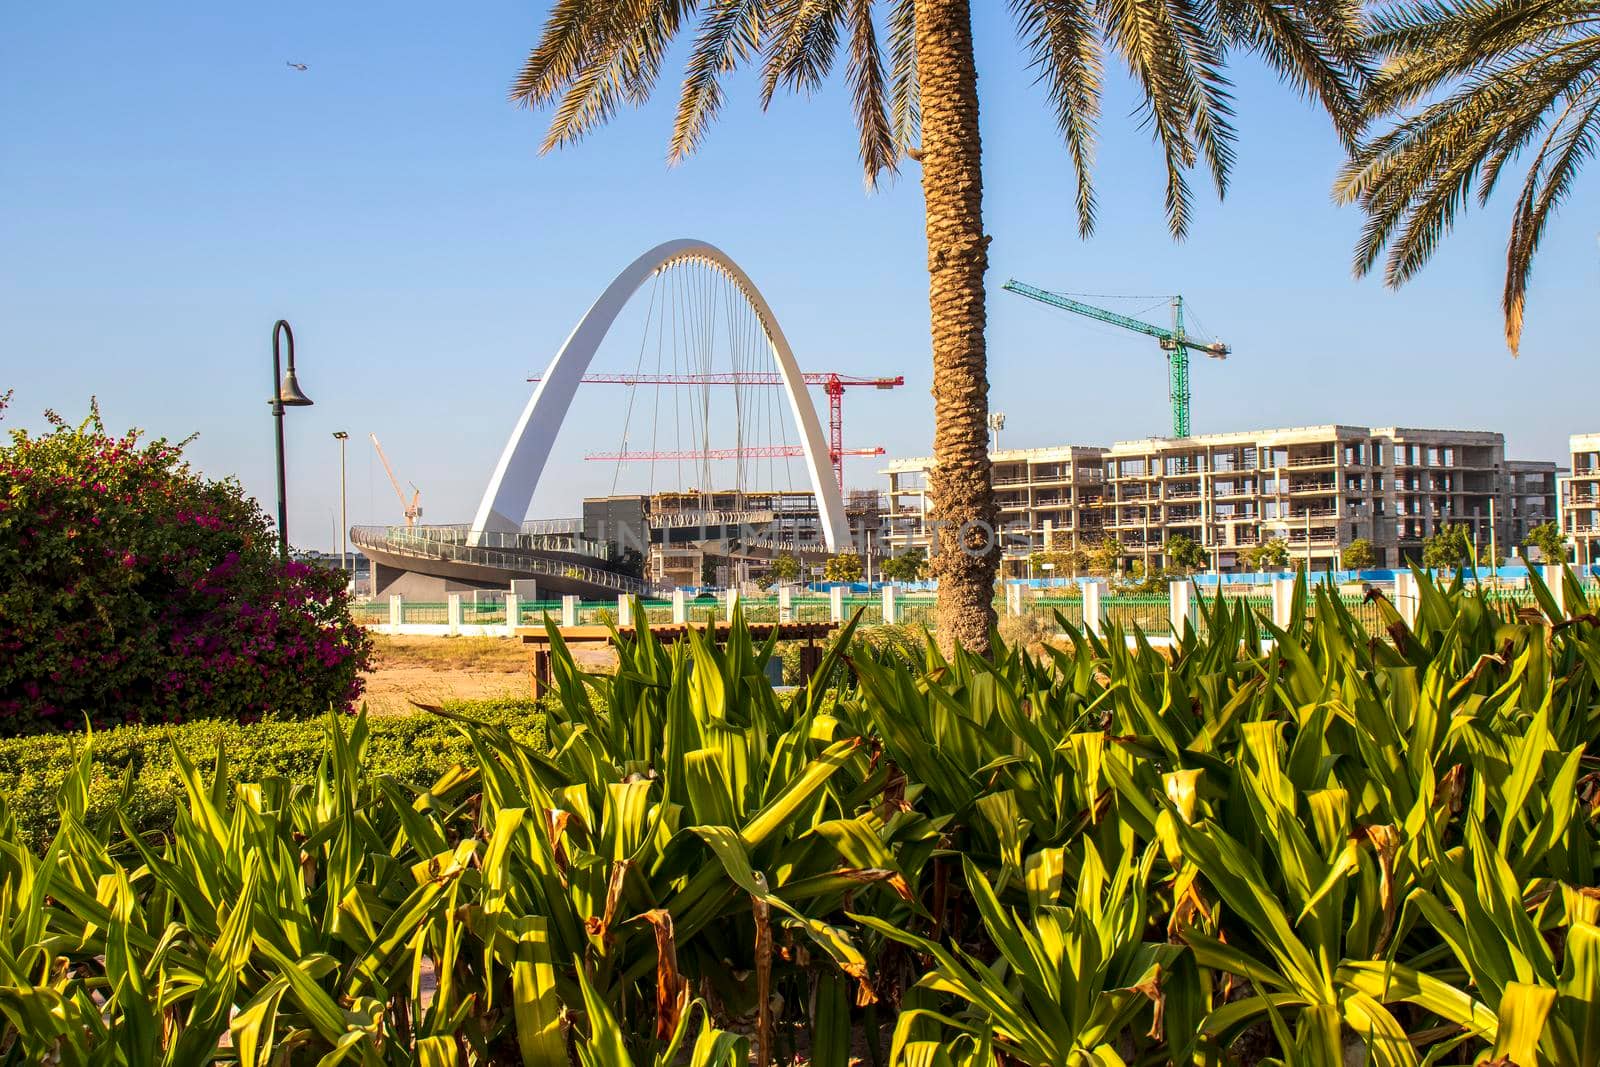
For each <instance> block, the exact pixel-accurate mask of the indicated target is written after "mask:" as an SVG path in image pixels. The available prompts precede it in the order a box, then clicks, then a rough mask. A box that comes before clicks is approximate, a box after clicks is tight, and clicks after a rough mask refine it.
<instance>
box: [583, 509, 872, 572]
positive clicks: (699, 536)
mask: <svg viewBox="0 0 1600 1067" xmlns="http://www.w3.org/2000/svg"><path fill="white" fill-rule="evenodd" d="M845 513H846V515H847V516H848V518H849V524H850V529H851V534H852V540H853V542H854V544H855V545H856V550H857V551H859V552H864V553H867V554H869V555H871V554H874V553H876V552H877V551H878V550H879V548H880V545H881V536H880V527H881V525H882V506H881V502H880V498H879V495H878V494H877V493H876V492H859V491H853V492H850V493H848V494H847V495H846V497H845ZM582 531H583V536H584V538H585V539H587V540H588V541H589V542H591V543H593V544H595V545H596V546H603V547H604V550H605V551H606V552H607V553H608V554H609V555H610V556H611V557H612V558H615V559H630V558H634V559H638V560H639V561H640V562H641V563H642V565H643V577H644V578H645V579H646V580H647V581H648V582H650V583H651V584H652V585H658V586H698V585H707V584H716V585H732V584H737V583H739V582H743V581H750V580H753V579H755V578H758V577H760V576H761V575H762V574H764V573H765V572H766V570H767V568H768V566H769V565H770V564H771V561H772V560H773V559H774V558H775V557H777V556H778V555H782V554H788V555H792V556H794V557H795V558H796V559H797V560H799V561H800V562H801V564H802V565H804V566H809V567H817V566H820V565H821V563H822V561H823V560H824V559H825V558H826V557H827V556H828V555H829V552H828V549H827V546H826V545H825V543H824V540H823V534H822V525H821V521H820V517H819V512H818V508H817V498H816V495H815V494H814V493H812V492H810V491H808V490H775V491H765V490H758V491H750V490H736V489H723V490H713V491H708V492H702V491H700V490H695V489H689V490H683V491H672V492H662V493H654V494H644V495H641V494H624V495H616V496H604V497H589V498H586V499H585V500H584V502H583V525H582Z"/></svg>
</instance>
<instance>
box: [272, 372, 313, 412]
mask: <svg viewBox="0 0 1600 1067" xmlns="http://www.w3.org/2000/svg"><path fill="white" fill-rule="evenodd" d="M278 403H280V404H282V405H283V406H284V407H286V408H308V407H310V406H311V398H310V397H309V396H306V394H305V393H304V392H302V391H301V389H300V382H299V380H298V379H296V378H295V376H294V368H293V367H290V368H289V373H288V374H285V375H284V376H283V384H282V385H280V386H278Z"/></svg>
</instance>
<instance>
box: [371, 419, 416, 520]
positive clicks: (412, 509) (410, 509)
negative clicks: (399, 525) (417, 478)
mask: <svg viewBox="0 0 1600 1067" xmlns="http://www.w3.org/2000/svg"><path fill="white" fill-rule="evenodd" d="M367 436H368V437H370V438H372V447H373V448H375V449H377V450H378V459H379V460H381V461H382V462H383V469H384V472H385V473H386V474H388V475H389V484H390V485H392V486H394V495H395V496H397V497H399V498H400V507H401V508H402V509H403V510H404V512H405V516H406V528H407V529H410V528H411V527H413V526H415V525H416V524H417V520H418V519H420V518H422V490H421V489H418V488H417V483H416V482H410V483H408V484H409V485H410V486H411V500H410V502H409V503H408V502H407V501H406V494H405V490H403V489H401V488H400V479H399V478H396V477H395V476H394V468H393V467H391V466H389V457H388V456H386V455H384V454H383V446H382V445H380V444H379V443H378V435H377V434H375V433H369V434H367Z"/></svg>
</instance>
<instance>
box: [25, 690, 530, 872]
mask: <svg viewBox="0 0 1600 1067" xmlns="http://www.w3.org/2000/svg"><path fill="white" fill-rule="evenodd" d="M443 710H445V711H448V712H451V713H454V714H457V715H465V716H468V717H471V718H474V719H478V720H481V721H484V722H490V723H494V724H497V725H502V726H506V727H508V728H510V729H511V731H512V733H513V735H514V736H516V737H518V738H519V739H520V740H523V741H526V742H528V743H529V744H532V745H534V746H535V747H542V746H543V745H544V721H545V720H544V715H543V713H542V712H540V711H538V710H537V709H536V708H535V707H534V706H533V705H532V704H531V703H530V702H528V701H518V700H461V701H451V702H448V703H447V704H446V705H445V706H444V709H443ZM369 728H370V730H371V739H370V740H369V741H368V746H367V759H366V768H365V769H366V771H367V773H369V774H371V775H372V776H374V777H377V776H379V775H388V776H390V777H392V778H394V779H396V780H397V781H401V782H404V783H406V784H407V785H412V786H426V785H428V784H430V783H432V782H434V781H435V780H437V779H438V777H439V776H440V775H441V774H443V773H445V772H446V771H448V770H449V769H450V768H451V767H454V766H456V765H457V764H461V765H464V766H471V765H472V764H473V763H474V762H475V759H474V756H473V754H472V746H471V745H470V744H468V743H467V741H466V740H465V738H464V737H463V736H462V734H461V730H460V728H459V727H458V726H457V725H456V723H454V722H452V721H451V720H449V719H446V718H442V717H439V716H435V715H430V714H427V713H424V712H419V713H417V714H415V715H392V716H384V717H382V718H374V719H371V720H369ZM85 740H86V735H85V734H82V733H75V734H50V735H44V736H35V737H16V738H6V739H0V799H3V800H4V802H5V805H6V807H7V808H9V809H10V811H11V813H12V814H13V815H14V816H15V817H16V820H17V826H18V829H19V830H20V831H21V833H22V835H23V837H24V838H25V839H26V840H28V841H30V842H31V843H33V844H34V845H35V846H36V847H37V846H42V845H43V844H44V843H46V842H48V841H49V840H50V838H51V837H52V836H53V835H54V834H55V829H56V824H57V814H56V806H55V796H56V791H57V790H58V789H60V787H61V783H62V782H63V781H64V780H65V779H66V777H67V775H68V774H70V773H71V771H72V767H73V764H74V763H75V761H76V760H77V757H78V755H79V754H80V753H81V752H82V749H83V745H84V742H85ZM173 745H176V746H177V747H178V748H180V749H182V750H183V753H184V755H185V756H187V757H188V758H189V759H190V760H191V761H192V762H194V763H196V764H198V765H200V766H201V767H204V768H210V767H211V766H212V765H213V763H214V760H215V758H216V754H217V746H218V745H222V746H223V747H224V748H225V749H226V752H227V763H228V771H229V775H230V777H232V778H233V779H234V780H235V781H241V782H257V781H261V780H262V779H264V778H285V779H287V780H288V781H290V782H293V783H300V782H309V781H311V780H312V779H313V777H314V776H315V774H316V770H317V764H318V762H319V761H320V760H321V759H322V758H323V756H324V755H325V754H326V752H327V747H328V746H327V724H326V722H324V721H322V720H314V721H287V720H271V719H269V720H266V721H263V722H255V723H233V722H226V721H221V720H212V721H205V722H194V723H186V724H184V725H181V726H121V727H117V728H114V729H110V730H99V731H96V732H95V733H94V734H93V758H94V772H93V776H92V778H91V780H90V785H89V808H88V815H89V821H91V822H96V821H99V820H101V819H103V818H106V817H108V816H110V815H111V814H112V811H113V808H115V807H117V806H120V807H121V808H122V810H123V814H124V815H125V816H126V817H127V819H128V823H129V825H130V826H131V827H132V828H133V829H135V830H137V831H139V832H141V833H166V832H167V831H169V830H170V829H171V827H172V819H173V811H174V804H175V803H176V802H177V799H178V798H179V797H180V796H181V795H182V785H181V783H180V782H179V779H178V772H177V768H176V767H175V766H174V764H173V756H172V747H173ZM130 773H131V775H132V778H131V781H125V779H126V778H127V776H128V775H129V774H130ZM209 773H210V772H209V770H208V771H207V776H208V777H209ZM125 787H126V789H127V795H126V797H124V795H123V794H124V788H125Z"/></svg>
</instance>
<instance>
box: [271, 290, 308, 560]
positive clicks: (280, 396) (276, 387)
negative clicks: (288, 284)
mask: <svg viewBox="0 0 1600 1067" xmlns="http://www.w3.org/2000/svg"><path fill="white" fill-rule="evenodd" d="M280 335H281V336H283V337H287V338H288V339H289V369H288V371H287V372H285V371H283V370H282V364H281V362H280V360H279V356H278V337H279V336H280ZM280 374H282V376H283V377H282V381H281V382H280V380H279V375H280ZM269 403H270V404H271V405H272V418H273V420H274V422H276V424H277V428H276V434H277V444H278V558H279V559H283V560H287V559H288V558H289V517H288V507H287V504H286V503H285V498H286V496H287V493H286V492H285V489H284V477H283V409H284V408H308V407H310V406H311V398H310V397H309V396H306V394H305V393H303V392H301V391H300V383H299V382H298V381H296V380H295V376H294V331H293V330H291V329H289V324H288V323H287V322H285V321H284V320H282V319H279V320H278V321H277V322H275V323H273V324H272V399H271V400H270V401H269Z"/></svg>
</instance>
